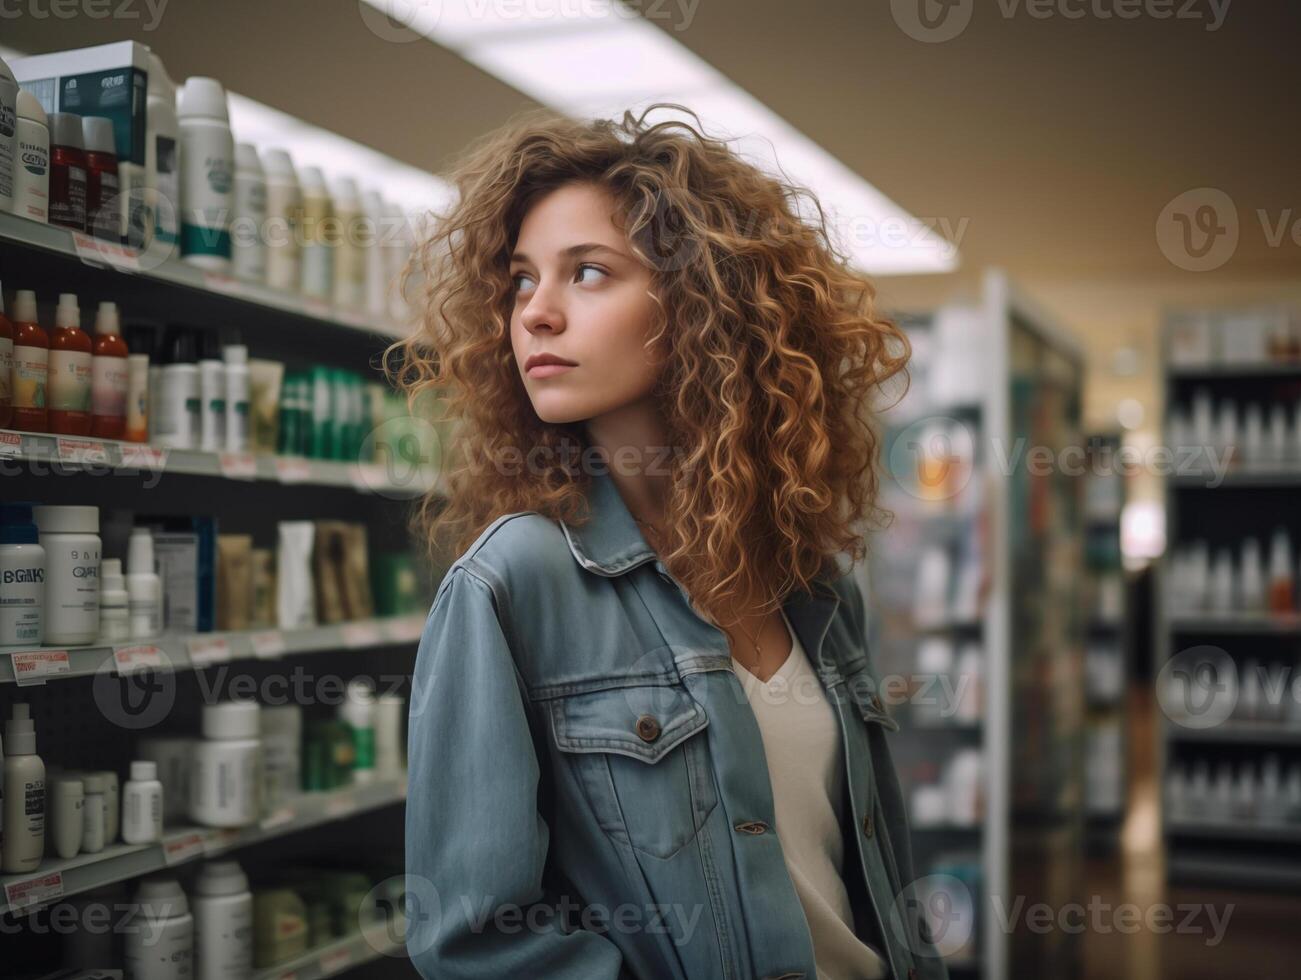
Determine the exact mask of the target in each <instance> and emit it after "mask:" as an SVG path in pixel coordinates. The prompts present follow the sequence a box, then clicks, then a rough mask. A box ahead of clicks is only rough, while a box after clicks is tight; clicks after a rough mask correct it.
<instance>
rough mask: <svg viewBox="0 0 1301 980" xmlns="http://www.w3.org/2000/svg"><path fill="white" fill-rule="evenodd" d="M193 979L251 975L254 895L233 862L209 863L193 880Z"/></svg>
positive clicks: (229, 979)
mask: <svg viewBox="0 0 1301 980" xmlns="http://www.w3.org/2000/svg"><path fill="white" fill-rule="evenodd" d="M191 906H192V908H193V910H194V963H195V969H194V976H195V980H234V978H236V977H249V976H252V975H253V893H252V892H250V891H249V887H248V876H247V875H246V874H244V870H243V869H242V868H241V867H240V866H239V864H238V863H237V862H235V861H210V862H208V863H207V864H205V865H204V866H203V867H202V868H201V869H200V870H199V874H198V877H197V878H195V881H194V898H193V901H192V902H191Z"/></svg>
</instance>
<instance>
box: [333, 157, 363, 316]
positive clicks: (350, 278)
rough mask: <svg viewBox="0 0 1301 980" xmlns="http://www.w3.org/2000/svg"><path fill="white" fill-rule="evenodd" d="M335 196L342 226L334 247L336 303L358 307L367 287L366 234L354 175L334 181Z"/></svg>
mask: <svg viewBox="0 0 1301 980" xmlns="http://www.w3.org/2000/svg"><path fill="white" fill-rule="evenodd" d="M333 196H334V216H335V220H336V222H337V224H338V229H339V233H338V236H337V238H336V240H335V247H334V303H335V305H336V306H341V307H344V308H345V309H349V310H357V309H360V308H361V306H362V303H363V301H364V299H365V295H364V294H365V288H366V285H365V284H366V278H365V277H366V267H365V246H364V244H363V241H364V239H365V234H364V229H362V228H361V219H362V213H361V197H360V196H359V195H358V193H357V182H356V181H355V180H353V179H352V178H351V177H340V178H339V179H338V180H336V181H335V182H334V187H333Z"/></svg>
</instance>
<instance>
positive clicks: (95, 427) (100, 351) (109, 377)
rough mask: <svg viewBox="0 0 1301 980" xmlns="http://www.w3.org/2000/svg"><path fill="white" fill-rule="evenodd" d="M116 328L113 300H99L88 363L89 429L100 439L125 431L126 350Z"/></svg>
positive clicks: (115, 435) (119, 437)
mask: <svg viewBox="0 0 1301 980" xmlns="http://www.w3.org/2000/svg"><path fill="white" fill-rule="evenodd" d="M118 330H119V327H118V312H117V304H116V303H110V302H107V301H106V302H103V303H100V304H99V311H98V312H97V313H96V315H95V344H94V347H93V349H92V360H91V364H90V410H91V425H90V432H91V435H94V436H98V437H99V438H101V439H121V438H122V437H123V435H125V434H126V405H127V373H128V364H127V355H128V354H129V353H130V352H129V351H128V349H127V343H126V341H125V340H123V339H122V335H121V334H120V333H119V332H118Z"/></svg>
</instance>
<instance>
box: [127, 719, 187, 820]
mask: <svg viewBox="0 0 1301 980" xmlns="http://www.w3.org/2000/svg"><path fill="white" fill-rule="evenodd" d="M196 741H198V739H195V738H190V737H189V736H183V737H176V736H152V737H149V738H142V739H140V741H139V742H137V743H136V751H135V755H136V758H137V759H144V760H147V761H149V762H152V763H153V764H154V765H155V766H156V767H157V772H158V781H159V782H161V783H162V784H163V824H164V825H167V824H170V823H173V822H175V821H178V820H184V819H185V813H186V810H187V809H188V808H189V804H190V799H189V795H190V794H189V785H190V781H189V772H190V759H191V758H192V756H193V754H194V743H195V742H196Z"/></svg>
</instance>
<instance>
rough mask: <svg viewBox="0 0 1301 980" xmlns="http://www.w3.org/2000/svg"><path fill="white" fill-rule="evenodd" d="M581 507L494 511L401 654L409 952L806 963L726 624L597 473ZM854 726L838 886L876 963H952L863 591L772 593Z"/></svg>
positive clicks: (479, 959)
mask: <svg viewBox="0 0 1301 980" xmlns="http://www.w3.org/2000/svg"><path fill="white" fill-rule="evenodd" d="M588 502H589V504H590V512H591V514H592V517H591V520H590V522H589V523H587V524H585V525H584V526H582V527H573V526H570V525H569V524H567V523H566V522H563V521H555V520H551V519H548V518H546V517H544V516H542V515H540V514H537V513H533V512H520V513H515V514H508V515H505V516H502V517H500V518H498V519H497V520H495V521H494V522H493V523H492V524H491V525H490V526H488V527H487V528H485V529H484V531H483V532H482V533H481V534H480V535H479V537H478V539H477V540H476V541H475V543H474V544H473V545H472V546H471V547H470V548H469V549H468V550H467V551H466V552H465V554H463V555H462V556H461V557H460V558H458V559H457V560H456V562H455V563H454V564H453V565H452V566H451V567H450V569H449V570H448V572H447V574H446V576H445V577H444V578H443V580H442V581H441V583H440V584H439V587H438V590H437V592H436V594H435V596H434V601H433V606H432V608H431V610H430V613H429V618H428V620H427V622H426V624H425V627H424V630H423V634H422V637H421V641H420V649H419V653H418V656H417V662H416V667H415V674H414V678H413V692H412V701H411V715H410V721H409V744H408V756H409V758H408V762H409V772H410V787H409V791H408V797H407V811H406V855H407V874H408V903H407V905H408V907H407V912H408V928H407V949H408V952H409V954H410V956H411V959H412V962H413V963H414V964H415V966H416V968H417V969H418V970H419V972H420V973H421V974H422V975H423V976H425V977H428V978H431V980H433V978H437V980H456V978H462V977H475V978H491V980H497V978H504V977H523V976H528V977H564V978H571V977H572V978H576V980H579V978H581V980H607V978H608V980H619V978H638V980H668V978H679V977H680V978H689V980H712V978H719V980H723V978H727V980H757V978H768V980H777V978H788V980H793V978H796V977H807V978H809V980H815V978H816V977H817V971H816V968H815V965H814V954H813V945H812V940H811V937H810V931H809V927H808V923H807V920H806V919H805V916H804V913H803V909H802V906H801V905H800V902H799V898H798V897H797V895H796V892H795V888H794V885H793V884H792V882H791V879H790V875H789V873H788V871H787V869H786V865H785V861H784V859H783V855H782V848H781V844H780V842H779V840H778V837H777V834H776V832H775V828H774V816H773V799H772V787H771V783H770V781H769V777H768V769H767V762H766V759H765V756H764V751H763V745H762V741H761V735H760V732H759V728H758V725H757V723H756V721H755V718H754V714H753V712H752V710H751V708H750V706H749V703H748V702H747V700H746V696H745V693H744V690H743V689H742V687H741V684H740V680H739V679H738V677H737V676H736V674H735V673H734V672H733V669H732V662H731V655H730V651H729V647H728V642H727V637H726V635H725V634H724V633H723V632H722V631H721V630H719V629H718V628H717V627H716V626H714V625H712V624H711V623H709V622H707V621H706V620H705V619H704V618H702V617H701V616H700V615H698V614H697V612H696V611H695V609H694V607H693V606H692V605H691V603H690V600H689V597H688V595H687V593H686V592H685V590H683V589H682V587H681V585H680V584H679V583H678V582H677V581H676V580H675V579H673V578H672V577H671V576H670V575H669V574H668V572H667V570H666V566H665V565H664V564H663V563H662V562H661V561H660V560H659V557H658V555H657V554H656V553H655V552H654V551H653V550H652V549H651V548H650V547H649V546H648V545H647V543H646V541H645V539H644V538H643V537H642V535H641V532H640V531H639V530H638V528H637V525H636V524H635V523H634V521H633V520H632V516H631V514H630V513H629V511H628V509H627V507H626V506H625V504H624V503H623V499H622V497H621V496H620V494H619V492H618V489H617V487H616V486H615V484H614V482H613V480H612V478H611V477H610V476H609V475H608V474H607V473H600V474H598V475H596V476H595V477H594V478H593V481H592V484H591V489H590V491H589V494H588ZM783 608H784V609H785V612H786V615H787V618H788V619H789V620H790V623H791V626H792V628H793V629H794V630H795V632H796V634H797V635H798V637H799V639H800V642H801V643H802V644H803V646H804V649H805V650H806V651H807V654H808V656H809V658H810V660H811V662H812V663H813V666H814V668H815V670H816V672H817V674H818V676H819V678H820V680H821V681H822V684H823V688H824V690H825V692H826V696H827V699H828V701H829V702H830V703H831V704H832V705H833V706H834V709H835V714H836V716H837V718H838V721H839V725H840V728H841V732H842V736H843V746H844V757H845V760H846V764H845V776H846V780H847V781H846V792H845V800H846V804H845V812H844V814H843V819H842V830H843V833H844V841H845V849H844V862H845V863H844V870H843V875H844V878H845V884H846V888H847V890H848V893H849V896H850V900H851V904H852V906H853V909H854V919H855V921H854V926H855V932H856V934H857V935H858V936H859V937H860V938H861V939H863V940H864V941H865V942H867V943H869V945H871V946H872V947H873V948H874V949H876V950H877V951H878V952H879V953H880V954H881V957H882V960H883V961H884V962H885V963H886V964H887V966H888V968H889V970H890V975H891V976H892V977H896V978H900V980H902V978H926V980H936V978H943V977H945V976H946V972H945V968H944V965H943V961H942V960H941V959H940V958H939V957H938V955H937V953H936V951H935V947H934V946H933V945H932V944H931V943H930V942H929V936H927V933H926V928H925V925H924V924H922V923H920V921H919V913H920V909H919V908H918V906H917V903H916V902H914V901H911V900H910V899H911V893H910V891H906V890H905V886H907V885H908V884H909V883H910V882H911V881H912V877H913V871H912V859H911V853H910V847H909V840H908V828H907V823H906V818H905V811H904V803H903V800H902V798H901V794H900V790H899V784H898V781H897V779H896V776H895V771H894V767H893V764H892V762H891V759H890V748H889V742H890V740H891V738H892V737H894V736H892V735H891V734H889V733H893V732H896V731H898V726H897V725H896V724H895V722H894V721H893V720H891V718H890V717H889V716H888V715H887V714H886V712H885V711H884V709H883V705H882V703H881V700H880V698H879V696H878V694H877V690H878V686H877V685H878V680H879V679H878V677H877V675H876V674H875V672H874V668H873V666H872V664H871V662H870V661H869V659H868V655H867V652H866V643H865V639H864V637H865V622H864V607H863V599H862V595H861V593H860V591H859V589H858V586H857V584H856V582H855V580H854V578H853V577H852V576H851V575H850V574H848V573H847V572H845V571H843V570H842V569H840V568H839V567H837V569H836V572H835V573H834V574H828V575H826V576H825V577H823V578H822V579H819V580H818V581H817V582H816V583H815V588H814V589H813V590H812V592H811V593H797V594H795V595H794V596H793V597H791V598H790V599H788V600H787V601H786V602H785V604H784V607H783Z"/></svg>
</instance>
